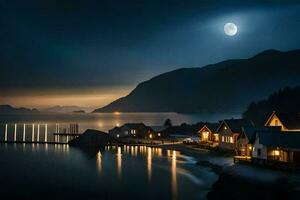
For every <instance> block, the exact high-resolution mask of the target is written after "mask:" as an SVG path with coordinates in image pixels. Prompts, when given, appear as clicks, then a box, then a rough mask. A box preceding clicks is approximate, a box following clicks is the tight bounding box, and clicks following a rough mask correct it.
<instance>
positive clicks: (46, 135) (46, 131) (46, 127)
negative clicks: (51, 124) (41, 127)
mask: <svg viewBox="0 0 300 200" xmlns="http://www.w3.org/2000/svg"><path fill="white" fill-rule="evenodd" d="M47 137H48V125H47V124H45V142H47Z"/></svg>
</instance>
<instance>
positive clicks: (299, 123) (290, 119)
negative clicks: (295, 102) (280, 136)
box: [275, 112, 300, 129]
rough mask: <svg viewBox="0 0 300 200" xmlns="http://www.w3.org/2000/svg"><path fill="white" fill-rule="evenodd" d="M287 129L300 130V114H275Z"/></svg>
mask: <svg viewBox="0 0 300 200" xmlns="http://www.w3.org/2000/svg"><path fill="white" fill-rule="evenodd" d="M275 114H276V116H277V117H278V118H279V119H280V121H281V122H282V124H283V125H284V126H285V127H286V128H287V129H300V113H299V112H297V113H279V112H276V113H275Z"/></svg>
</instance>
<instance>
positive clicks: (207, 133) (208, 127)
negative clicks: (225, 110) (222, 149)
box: [198, 123, 219, 143]
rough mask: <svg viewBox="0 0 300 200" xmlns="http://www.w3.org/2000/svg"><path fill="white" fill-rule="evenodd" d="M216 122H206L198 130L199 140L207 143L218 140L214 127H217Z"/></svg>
mask: <svg viewBox="0 0 300 200" xmlns="http://www.w3.org/2000/svg"><path fill="white" fill-rule="evenodd" d="M218 125H219V124H217V123H206V124H205V125H204V126H203V127H202V128H201V129H200V130H199V131H198V136H199V141H200V142H209V143H214V142H215V143H217V142H219V134H218V133H216V129H217V128H218Z"/></svg>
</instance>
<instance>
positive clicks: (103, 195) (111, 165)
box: [0, 144, 218, 200]
mask: <svg viewBox="0 0 300 200" xmlns="http://www.w3.org/2000/svg"><path fill="white" fill-rule="evenodd" d="M0 158H1V159H0V166H1V170H0V188H1V189H0V191H1V199H39V200H40V199H124V200H125V199H144V200H148V199H149V200H152V199H153V200H159V199H164V200H165V199H173V200H177V199H178V200H180V199H189V200H193V199H198V200H199V199H205V197H206V194H207V192H208V191H209V190H210V187H211V185H212V184H213V183H214V182H215V181H216V180H217V178H218V177H217V175H216V174H215V173H213V172H212V171H211V170H210V169H209V168H204V167H200V166H196V165H195V160H194V159H193V158H192V157H187V156H185V155H182V154H181V153H180V152H178V151H171V150H163V149H161V148H150V147H145V146H139V147H137V146H135V147H134V146H122V147H117V146H106V147H105V148H103V149H101V150H95V151H82V150H80V149H76V148H72V147H69V146H68V145H54V144H53V145H51V144H0Z"/></svg>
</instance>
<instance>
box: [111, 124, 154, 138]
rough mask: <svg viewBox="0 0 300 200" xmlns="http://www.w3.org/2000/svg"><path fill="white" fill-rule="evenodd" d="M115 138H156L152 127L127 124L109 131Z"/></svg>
mask: <svg viewBox="0 0 300 200" xmlns="http://www.w3.org/2000/svg"><path fill="white" fill-rule="evenodd" d="M108 133H109V134H110V135H111V136H113V137H115V138H123V137H137V138H150V139H152V138H154V137H156V134H155V132H154V131H153V130H152V128H151V127H149V126H146V125H145V124H143V123H127V124H124V125H123V126H121V127H115V128H113V129H111V130H109V131H108Z"/></svg>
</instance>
